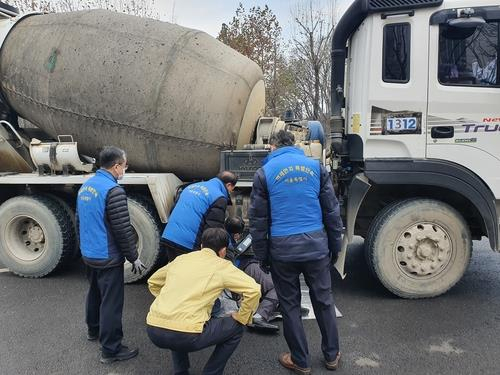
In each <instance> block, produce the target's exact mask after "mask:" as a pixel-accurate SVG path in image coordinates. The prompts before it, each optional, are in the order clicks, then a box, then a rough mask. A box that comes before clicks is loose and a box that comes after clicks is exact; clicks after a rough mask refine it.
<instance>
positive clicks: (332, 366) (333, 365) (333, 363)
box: [325, 352, 340, 371]
mask: <svg viewBox="0 0 500 375" xmlns="http://www.w3.org/2000/svg"><path fill="white" fill-rule="evenodd" d="M339 364H340V352H338V353H337V356H336V357H335V360H333V361H325V367H326V368H327V369H328V370H330V371H335V370H336V369H338V368H339Z"/></svg>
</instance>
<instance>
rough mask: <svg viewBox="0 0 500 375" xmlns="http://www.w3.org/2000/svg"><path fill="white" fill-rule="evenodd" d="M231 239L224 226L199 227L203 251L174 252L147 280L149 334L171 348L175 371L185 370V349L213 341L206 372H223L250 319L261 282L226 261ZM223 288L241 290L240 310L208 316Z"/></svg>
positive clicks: (186, 363) (187, 363) (186, 357)
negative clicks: (149, 295) (150, 299)
mask: <svg viewBox="0 0 500 375" xmlns="http://www.w3.org/2000/svg"><path fill="white" fill-rule="evenodd" d="M228 242H229V238H228V234H227V233H226V231H225V230H224V229H221V228H211V229H207V230H205V231H204V232H203V234H202V238H201V244H202V250H201V251H196V252H192V253H188V254H186V255H181V256H179V257H177V258H176V259H175V260H174V261H173V262H171V263H169V264H167V265H166V266H165V267H163V268H160V269H159V270H158V271H157V272H155V273H154V274H153V276H151V278H150V279H149V280H148V285H149V290H150V291H151V293H152V294H153V295H154V296H155V297H156V299H155V300H154V302H153V304H152V305H151V307H150V309H149V313H148V316H147V325H148V327H147V331H148V335H149V338H150V339H151V341H152V342H153V344H155V345H156V346H158V347H160V348H162V349H170V350H171V351H172V359H173V365H174V373H175V374H188V373H189V372H188V371H189V357H188V353H189V352H194V351H198V350H201V349H204V348H206V347H209V346H213V345H215V349H214V351H213V353H212V355H211V356H210V358H209V360H208V362H207V363H206V365H205V368H204V369H203V374H204V375H209V374H210V375H212V374H214V375H215V374H222V373H223V372H224V367H225V366H226V363H227V361H228V359H229V357H230V356H231V354H232V353H233V352H234V350H235V349H236V347H237V346H238V344H239V342H240V340H241V337H242V335H243V325H247V324H249V323H251V322H252V316H253V314H254V313H255V311H256V309H257V306H258V304H259V299H260V286H259V285H258V284H257V283H256V282H255V281H254V280H253V279H252V278H251V277H250V276H248V275H246V274H245V273H244V272H243V271H240V270H239V269H238V268H236V267H235V266H234V265H233V264H232V263H231V262H230V261H228V260H225V259H224V257H225V256H226V248H227V246H228ZM224 289H229V290H230V291H232V292H234V293H238V294H241V295H242V303H241V307H240V309H239V311H237V312H234V313H233V314H232V315H231V316H229V317H225V318H218V319H217V318H212V319H211V318H210V313H211V311H212V306H213V304H214V302H215V300H216V299H217V297H218V296H219V295H220V294H221V292H222V291H223V290H224Z"/></svg>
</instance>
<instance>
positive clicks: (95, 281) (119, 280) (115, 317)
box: [86, 265, 124, 354]
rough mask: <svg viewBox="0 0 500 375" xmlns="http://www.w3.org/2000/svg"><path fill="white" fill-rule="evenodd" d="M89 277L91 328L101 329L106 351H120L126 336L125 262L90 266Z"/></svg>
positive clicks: (91, 330)
mask: <svg viewBox="0 0 500 375" xmlns="http://www.w3.org/2000/svg"><path fill="white" fill-rule="evenodd" d="M87 278H88V280H89V283H90V288H89V292H88V294H87V303H86V322H87V326H88V329H89V332H92V333H99V341H100V343H101V345H102V352H103V353H104V354H115V353H118V352H119V351H120V348H121V342H122V338H123V331H122V312H123V297H124V283H123V282H124V281H123V265H120V266H116V267H111V268H93V267H89V266H87Z"/></svg>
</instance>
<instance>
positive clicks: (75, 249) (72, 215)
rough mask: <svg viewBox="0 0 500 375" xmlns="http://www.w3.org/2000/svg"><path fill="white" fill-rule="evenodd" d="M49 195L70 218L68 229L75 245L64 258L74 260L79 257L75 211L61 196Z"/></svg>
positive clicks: (67, 260)
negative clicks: (69, 254) (68, 255)
mask: <svg viewBox="0 0 500 375" xmlns="http://www.w3.org/2000/svg"><path fill="white" fill-rule="evenodd" d="M49 197H50V198H51V199H54V200H55V201H57V203H59V205H60V206H61V207H62V208H63V209H64V211H66V213H67V214H68V217H69V218H70V220H71V223H70V224H69V225H68V227H69V228H68V230H69V231H70V233H69V235H70V236H72V237H73V241H74V243H75V246H74V247H73V251H72V254H71V256H70V257H68V259H66V262H68V263H71V261H73V260H76V259H78V258H80V256H81V254H80V242H79V238H78V236H77V228H76V213H75V208H74V206H72V205H71V204H70V203H68V201H67V200H66V199H64V198H61V197H59V196H57V195H53V194H50V195H49Z"/></svg>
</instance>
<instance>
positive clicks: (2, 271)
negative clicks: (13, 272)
mask: <svg viewBox="0 0 500 375" xmlns="http://www.w3.org/2000/svg"><path fill="white" fill-rule="evenodd" d="M5 272H10V271H9V269H8V268H0V273H5Z"/></svg>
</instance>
